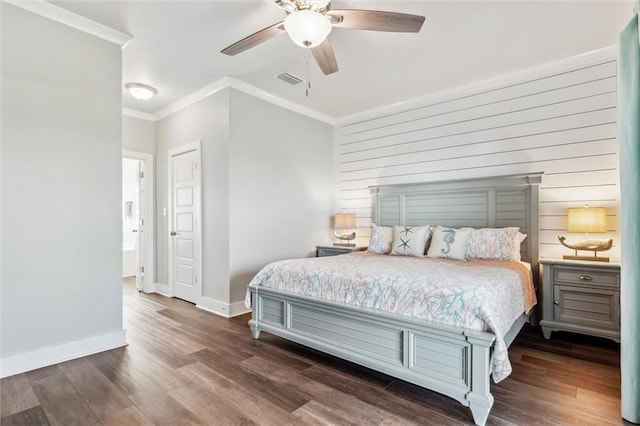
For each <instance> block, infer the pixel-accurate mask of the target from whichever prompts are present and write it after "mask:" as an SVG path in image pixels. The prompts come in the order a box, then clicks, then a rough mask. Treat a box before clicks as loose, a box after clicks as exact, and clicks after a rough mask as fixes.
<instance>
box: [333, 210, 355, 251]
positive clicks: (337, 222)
mask: <svg viewBox="0 0 640 426" xmlns="http://www.w3.org/2000/svg"><path fill="white" fill-rule="evenodd" d="M355 228H356V215H355V213H336V215H335V217H334V220H333V235H334V236H335V237H336V238H337V239H339V240H340V242H339V243H334V244H333V245H334V246H342V247H355V246H356V245H355V244H354V243H350V242H349V241H352V240H355V239H356V233H355V231H353V232H351V233H349V231H352V230H353V229H355ZM338 231H342V234H339V233H338ZM344 241H347V242H346V243H345V242H344Z"/></svg>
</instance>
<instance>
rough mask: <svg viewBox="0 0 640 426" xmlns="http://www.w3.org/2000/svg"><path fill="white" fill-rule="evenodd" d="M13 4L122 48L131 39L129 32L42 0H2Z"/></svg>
mask: <svg viewBox="0 0 640 426" xmlns="http://www.w3.org/2000/svg"><path fill="white" fill-rule="evenodd" d="M4 1H5V2H6V3H9V4H12V5H13V6H16V7H19V8H21V9H24V10H27V11H29V12H32V13H35V14H36V15H40V16H43V17H45V18H49V19H51V20H52V21H56V22H59V23H61V24H64V25H68V26H69V27H71V28H75V29H76V30H79V31H82V32H84V33H87V34H91V35H93V36H96V37H98V38H101V39H103V40H106V41H109V42H111V43H115V44H117V45H118V46H120V47H122V48H123V49H124V48H125V47H126V45H127V44H128V43H129V42H130V41H131V40H132V39H133V37H132V36H130V35H129V34H125V33H122V32H120V31H117V30H114V29H113V28H110V27H107V26H106V25H102V24H99V23H97V22H95V21H92V20H90V19H87V18H85V17H84V16H80V15H78V14H75V13H73V12H70V11H68V10H66V9H63V8H61V7H58V6H56V5H53V4H51V3H47V2H46V1H44V0H4Z"/></svg>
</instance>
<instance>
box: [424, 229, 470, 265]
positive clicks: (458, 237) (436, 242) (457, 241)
mask: <svg viewBox="0 0 640 426" xmlns="http://www.w3.org/2000/svg"><path fill="white" fill-rule="evenodd" d="M472 230H473V229H472V228H460V229H455V228H443V227H442V226H438V227H437V228H436V229H435V230H434V231H433V236H432V237H431V245H430V246H429V251H428V252H427V256H429V257H444V258H447V259H455V260H464V259H465V252H466V248H467V241H468V240H469V236H470V235H471V231H472Z"/></svg>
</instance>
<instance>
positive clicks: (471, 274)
mask: <svg viewBox="0 0 640 426" xmlns="http://www.w3.org/2000/svg"><path fill="white" fill-rule="evenodd" d="M249 285H250V286H253V287H258V286H262V287H267V288H272V289H276V290H282V291H286V292H289V293H295V294H299V295H304V296H310V297H316V298H320V299H324V300H328V301H334V302H339V303H344V304H348V305H352V306H357V307H359V308H367V309H372V310H377V311H383V312H393V313H395V314H399V315H403V316H407V317H411V318H414V319H424V320H429V321H435V322H439V323H444V324H449V325H454V326H460V327H465V328H469V329H473V330H482V331H489V332H491V333H494V334H495V335H496V342H495V346H494V357H493V359H494V365H493V380H494V381H495V382H499V381H501V380H502V379H504V378H506V377H507V376H508V375H509V374H510V373H511V364H510V362H509V357H508V354H507V346H506V344H505V341H504V335H505V333H506V332H507V331H508V330H509V329H510V328H511V326H512V325H513V323H514V322H515V320H516V319H517V318H518V317H519V316H520V315H522V313H523V312H527V313H528V312H529V310H530V309H531V308H532V307H533V305H535V303H536V300H535V292H534V290H533V283H532V280H531V272H530V271H529V270H528V269H527V267H526V266H525V265H524V264H522V263H519V262H496V261H483V260H473V261H467V262H461V261H453V260H446V259H432V258H426V257H423V258H418V257H409V256H389V255H376V254H371V253H368V252H359V253H352V254H348V255H341V256H331V257H319V258H305V259H293V260H284V261H280V262H275V263H271V264H269V265H267V266H265V267H264V268H263V269H262V270H261V271H260V272H259V273H258V274H257V275H256V276H255V277H254V278H253V280H252V281H251V283H250V284H249ZM245 304H246V305H247V307H248V308H250V307H251V295H250V293H249V292H248V291H247V298H246V300H245Z"/></svg>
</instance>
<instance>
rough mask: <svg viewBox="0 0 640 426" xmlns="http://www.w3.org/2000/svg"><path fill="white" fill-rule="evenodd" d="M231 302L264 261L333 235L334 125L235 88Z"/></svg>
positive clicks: (305, 249)
mask: <svg viewBox="0 0 640 426" xmlns="http://www.w3.org/2000/svg"><path fill="white" fill-rule="evenodd" d="M230 93H231V96H230V117H231V126H230V128H231V143H230V146H229V176H230V186H229V188H230V190H229V212H230V214H229V220H230V226H229V233H230V238H229V252H230V274H231V303H233V302H238V301H240V300H243V299H244V295H245V290H246V286H247V284H249V281H250V280H251V278H253V276H254V275H255V274H256V273H257V272H258V271H259V270H260V269H261V268H262V267H263V266H264V265H266V264H267V263H270V262H273V261H276V260H282V259H288V258H295V257H305V256H311V255H315V245H316V244H322V243H326V242H328V241H330V237H329V233H328V230H329V225H330V219H331V215H332V214H333V213H334V212H333V196H334V189H333V188H334V187H333V127H332V126H330V125H328V124H325V123H322V122H319V121H317V120H314V119H311V118H309V117H306V116H302V115H300V114H297V113H295V112H293V111H290V110H288V109H284V108H280V107H277V106H275V105H272V104H270V103H267V102H265V101H262V100H260V99H257V98H255V97H253V96H250V95H247V94H246V93H243V92H240V91H237V90H231V92H230Z"/></svg>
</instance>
